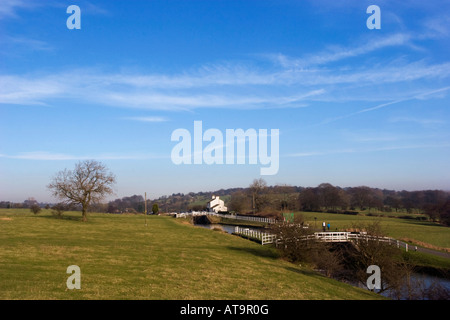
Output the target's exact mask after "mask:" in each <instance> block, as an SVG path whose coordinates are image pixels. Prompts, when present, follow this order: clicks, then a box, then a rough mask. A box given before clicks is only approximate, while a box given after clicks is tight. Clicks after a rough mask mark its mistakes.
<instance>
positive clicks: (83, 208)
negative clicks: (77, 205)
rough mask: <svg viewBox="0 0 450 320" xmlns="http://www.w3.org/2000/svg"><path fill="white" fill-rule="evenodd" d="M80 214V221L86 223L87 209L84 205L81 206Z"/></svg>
mask: <svg viewBox="0 0 450 320" xmlns="http://www.w3.org/2000/svg"><path fill="white" fill-rule="evenodd" d="M81 214H82V217H81V221H83V222H87V208H86V207H85V205H83V206H82V209H81Z"/></svg>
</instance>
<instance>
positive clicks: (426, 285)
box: [195, 224, 450, 300]
mask: <svg viewBox="0 0 450 320" xmlns="http://www.w3.org/2000/svg"><path fill="white" fill-rule="evenodd" d="M195 226H197V227H202V228H206V229H219V230H222V231H225V232H227V233H230V234H231V233H234V230H235V227H236V226H235V225H228V224H196V225H195ZM249 229H253V230H261V229H262V228H257V227H249ZM368 276H369V275H368ZM350 284H351V285H353V286H356V287H360V288H364V289H367V287H365V286H364V285H362V284H361V283H356V282H355V283H350ZM433 287H434V288H437V287H440V289H439V290H440V291H441V292H442V290H444V291H446V292H447V294H450V279H444V278H439V277H435V276H431V275H426V274H419V273H415V274H413V275H411V277H410V288H411V289H410V291H408V289H407V288H405V290H404V291H403V292H402V297H401V298H400V299H401V300H405V299H407V298H408V296H410V297H411V295H412V298H413V299H422V298H423V294H421V293H423V292H424V291H430V288H433ZM411 292H413V293H411ZM381 295H383V296H385V297H389V298H395V299H397V297H394V296H393V292H390V291H389V290H386V291H384V292H382V293H381ZM414 295H416V296H414ZM419 296H420V298H419ZM447 299H450V297H448V298H447Z"/></svg>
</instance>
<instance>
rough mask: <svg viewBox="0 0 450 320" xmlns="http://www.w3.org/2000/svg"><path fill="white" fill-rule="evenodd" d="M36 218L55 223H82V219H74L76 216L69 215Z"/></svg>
mask: <svg viewBox="0 0 450 320" xmlns="http://www.w3.org/2000/svg"><path fill="white" fill-rule="evenodd" d="M36 218H43V219H50V220H56V221H58V220H59V221H77V222H81V221H82V217H81V216H80V217H76V216H71V215H67V216H65V215H62V216H59V217H58V216H54V215H37V216H36Z"/></svg>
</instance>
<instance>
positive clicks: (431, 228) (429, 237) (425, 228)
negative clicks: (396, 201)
mask: <svg viewBox="0 0 450 320" xmlns="http://www.w3.org/2000/svg"><path fill="white" fill-rule="evenodd" d="M297 214H302V215H303V216H304V218H305V220H306V221H307V222H308V223H309V224H310V226H312V227H314V221H315V220H314V217H317V222H316V227H317V228H321V225H322V221H325V222H326V223H330V225H331V227H330V230H331V231H333V230H335V229H336V228H337V229H338V230H343V229H347V228H351V227H352V226H353V225H355V224H367V223H370V222H372V221H380V224H381V227H382V229H383V231H384V232H385V233H386V235H387V236H389V237H392V238H395V239H399V240H402V239H404V240H408V241H410V242H411V243H413V244H417V245H421V246H428V247H432V248H435V249H441V250H444V249H450V228H449V227H444V226H442V225H440V224H438V223H434V222H431V221H420V220H414V219H399V218H394V217H374V216H368V215H345V214H334V213H323V212H300V213H297Z"/></svg>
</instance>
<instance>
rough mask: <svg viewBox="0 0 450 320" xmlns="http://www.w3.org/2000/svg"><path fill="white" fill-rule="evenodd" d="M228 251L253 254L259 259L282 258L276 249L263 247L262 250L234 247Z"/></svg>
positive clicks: (229, 247) (230, 247)
mask: <svg viewBox="0 0 450 320" xmlns="http://www.w3.org/2000/svg"><path fill="white" fill-rule="evenodd" d="M227 249H230V250H234V251H240V252H245V253H249V254H252V255H254V256H257V257H262V258H270V259H278V258H279V257H280V255H279V253H278V252H276V250H275V249H274V248H266V247H263V246H261V248H246V247H232V246H228V247H227Z"/></svg>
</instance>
